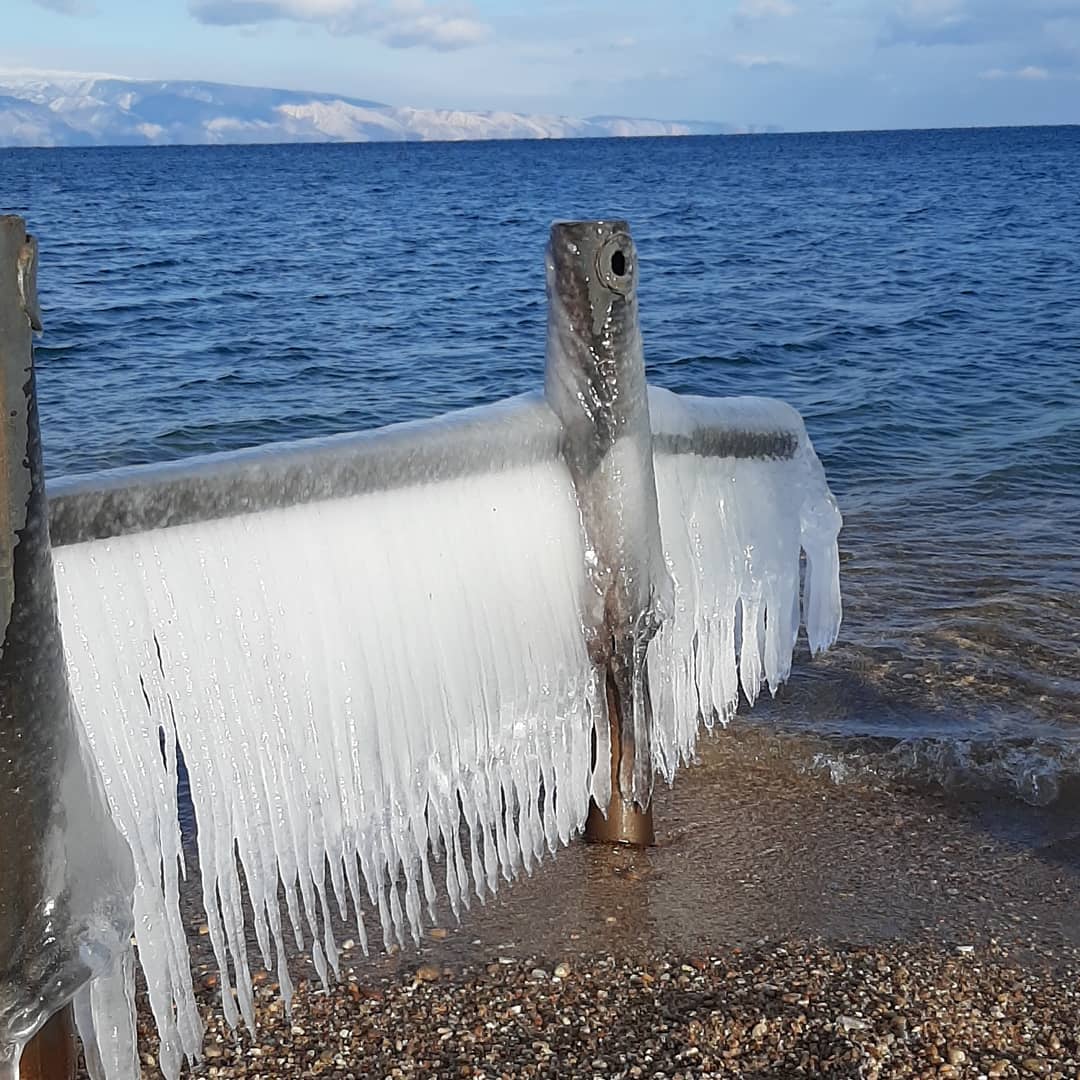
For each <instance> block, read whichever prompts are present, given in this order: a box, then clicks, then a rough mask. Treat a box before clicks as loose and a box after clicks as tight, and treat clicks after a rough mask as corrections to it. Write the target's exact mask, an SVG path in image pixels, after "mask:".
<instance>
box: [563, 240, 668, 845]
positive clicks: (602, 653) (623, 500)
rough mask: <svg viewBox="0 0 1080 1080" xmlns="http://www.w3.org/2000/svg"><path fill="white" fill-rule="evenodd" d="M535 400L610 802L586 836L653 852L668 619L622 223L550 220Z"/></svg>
mask: <svg viewBox="0 0 1080 1080" xmlns="http://www.w3.org/2000/svg"><path fill="white" fill-rule="evenodd" d="M547 280H548V332H547V362H546V370H545V378H544V394H545V397H546V398H547V402H548V404H549V405H550V406H551V408H552V410H553V411H554V412H555V415H556V416H558V418H559V420H560V421H561V422H562V425H563V456H564V458H565V460H566V463H567V466H568V467H569V470H570V475H571V478H572V480H573V483H574V489H575V493H576V495H577V501H578V508H579V510H580V513H581V522H582V528H583V532H584V539H585V551H586V561H587V574H586V577H587V581H586V591H585V596H584V603H583V620H584V629H585V635H586V640H587V643H588V648H589V654H590V657H591V659H592V661H593V664H594V665H595V668H596V670H597V674H598V675H599V677H600V678H601V679H602V680H603V681H604V682H605V684H606V704H607V714H608V721H609V724H610V729H611V753H612V757H611V769H612V783H611V787H612V797H611V801H610V804H609V805H608V806H607V807H596V806H594V807H593V808H592V812H591V814H590V817H589V821H588V825H587V827H586V832H585V835H586V838H587V839H590V840H602V841H608V842H614V843H626V844H642V845H644V844H650V843H652V842H653V829H652V816H651V811H650V808H649V807H650V800H651V795H652V780H653V765H652V756H651V742H652V708H651V703H650V701H649V688H648V677H647V673H646V653H647V650H648V646H649V642H650V641H651V640H652V637H653V635H654V634H655V633H656V631H657V629H658V628H659V626H660V623H661V621H662V619H663V618H664V617H665V614H666V612H667V611H668V610H669V600H670V597H671V595H672V592H673V584H672V582H671V579H670V576H669V574H668V571H667V567H666V565H665V564H664V559H663V551H662V547H661V538H660V519H659V511H658V507H657V498H656V481H655V477H654V474H653V455H652V426H651V424H650V419H649V400H648V388H647V386H646V382H645V359H644V355H643V352H642V345H641V333H640V330H639V327H638V306H637V251H636V249H635V247H634V242H633V240H632V239H631V237H630V230H629V227H628V226H627V224H626V222H625V221H621V220H613V221H569V222H556V223H555V224H554V225H553V226H552V228H551V239H550V242H549V244H548V252H547Z"/></svg>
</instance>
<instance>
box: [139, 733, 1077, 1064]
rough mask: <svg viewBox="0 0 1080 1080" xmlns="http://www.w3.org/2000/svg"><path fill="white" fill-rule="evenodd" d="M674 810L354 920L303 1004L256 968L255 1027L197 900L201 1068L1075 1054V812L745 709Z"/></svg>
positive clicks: (922, 1060)
mask: <svg viewBox="0 0 1080 1080" xmlns="http://www.w3.org/2000/svg"><path fill="white" fill-rule="evenodd" d="M655 815H656V827H657V828H656V831H657V839H658V846H657V847H656V848H654V849H651V850H649V851H631V850H624V849H609V848H598V847H589V846H586V845H584V844H576V845H574V846H573V847H572V848H570V849H568V850H565V851H562V852H560V853H559V855H558V857H557V858H556V859H548V860H546V861H545V863H544V864H543V865H542V866H540V867H539V868H538V869H537V870H536V871H535V872H534V874H533V876H532V877H531V878H526V879H524V880H522V881H520V882H518V883H516V884H514V885H513V886H511V887H508V888H504V889H503V891H502V892H501V894H500V895H499V897H497V898H496V899H494V900H489V901H488V902H487V903H486V904H484V905H480V904H478V903H476V904H474V905H473V907H472V909H471V910H470V911H468V912H465V913H463V916H462V919H461V923H460V925H457V924H455V923H454V922H453V920H452V919H451V918H450V917H449V915H448V913H445V914H444V915H443V922H442V924H441V925H440V926H438V927H435V928H433V929H432V930H431V931H430V932H429V934H428V936H426V937H425V939H424V941H423V942H422V943H421V944H420V946H419V947H416V946H412V945H410V946H409V947H408V948H406V949H404V950H401V951H397V952H395V953H394V954H393V955H390V956H387V955H385V954H381V953H380V954H376V953H374V952H373V955H372V957H371V958H370V959H365V958H364V957H363V956H362V954H361V952H360V950H359V948H358V946H357V945H356V944H355V942H356V938H357V935H356V930H355V926H353V927H349V926H348V925H346V926H342V927H339V928H338V941H339V943H345V944H346V945H347V946H348V947H347V948H345V949H344V950H343V952H342V982H341V983H340V984H338V985H337V986H335V987H332V988H331V991H330V993H329V994H327V993H324V992H323V991H322V990H321V989H319V988H318V987H317V985H316V984H315V982H314V981H313V979H314V973H313V969H312V967H311V965H310V962H308V961H307V960H306V959H304V958H302V957H297V958H296V959H295V961H294V965H293V967H294V976H295V977H297V978H298V979H299V981H300V984H301V989H300V991H299V993H298V995H297V998H296V1000H295V1003H294V1010H293V1015H292V1018H291V1019H289V1018H286V1017H285V1016H284V1013H283V1010H282V1008H281V1004H280V1002H279V1001H278V1000H277V995H276V993H275V992H274V990H273V975H272V973H262V974H260V975H258V976H257V977H256V979H257V982H258V983H259V988H258V1001H259V1032H258V1033H257V1037H256V1038H255V1039H254V1040H253V1039H252V1038H251V1036H250V1035H249V1034H248V1033H246V1032H243V1033H241V1034H240V1035H239V1036H236V1035H234V1034H233V1033H231V1032H229V1031H228V1030H227V1029H226V1028H225V1027H224V1025H223V1023H222V1022H221V1020H220V1018H219V1003H216V1002H215V998H216V997H217V994H218V991H217V986H216V979H215V977H214V975H213V971H214V968H213V964H212V960H211V958H209V957H208V956H207V955H206V946H207V938H206V937H205V936H203V935H201V934H200V933H199V930H200V924H201V922H202V917H201V913H200V911H199V909H198V906H197V904H195V902H194V899H193V898H191V897H189V901H190V902H189V906H188V908H187V914H188V917H189V918H190V922H191V927H192V945H193V957H194V962H195V964H196V971H197V972H198V979H197V983H198V985H199V987H200V991H199V995H200V1004H201V1005H202V1006H203V1008H204V1014H205V1015H206V1016H207V1019H208V1033H207V1047H208V1056H207V1058H206V1060H205V1061H204V1062H203V1063H202V1064H201V1065H200V1066H198V1067H197V1069H196V1070H195V1072H196V1075H199V1076H219V1077H227V1076H250V1077H256V1076H262V1077H267V1078H277V1077H294V1076H305V1077H306V1076H325V1077H339V1078H346V1077H356V1078H360V1077H369V1076H371V1077H375V1076H378V1077H383V1076H432V1077H433V1076H475V1077H481V1076H483V1077H502V1076H551V1077H555V1076H559V1077H577V1076H583V1077H592V1076H602V1077H609V1076H610V1077H615V1076H620V1077H621V1076H654V1077H655V1076H665V1077H676V1076H682V1077H691V1076H693V1077H705V1076H760V1077H765V1076H769V1077H784V1076H851V1077H856V1076H866V1077H873V1076H881V1077H885V1076H971V1077H977V1076H987V1077H994V1076H999V1077H1005V1076H1010V1077H1011V1076H1028V1075H1031V1076H1059V1077H1069V1078H1070V1080H1073V1078H1076V1077H1077V1076H1080V1072H1078V1070H1080V821H1078V822H1076V823H1075V828H1073V827H1072V826H1070V824H1069V823H1068V822H1065V821H1062V820H1061V819H1060V818H1054V817H1052V816H1050V815H1049V814H1047V813H1045V812H1040V811H1036V810H1032V809H1029V808H1025V807H1022V806H1020V805H1019V804H1017V803H1014V802H1000V803H995V802H984V803H979V804H959V803H957V802H955V801H951V802H950V801H946V800H944V799H942V798H936V797H933V796H929V795H925V794H919V793H916V792H910V791H898V790H888V789H884V788H880V787H879V788H870V787H865V786H857V785H851V786H842V787H837V786H834V785H832V784H831V783H829V782H828V781H827V780H825V779H823V778H819V777H814V776H807V775H805V774H802V773H801V772H799V771H798V770H797V769H796V768H795V766H794V765H793V764H792V762H791V759H790V756H789V755H788V753H787V750H786V748H785V747H784V746H783V745H782V743H781V742H780V741H778V740H777V739H776V738H775V737H769V736H766V735H762V734H761V733H759V732H755V731H753V730H745V729H744V730H742V731H736V732H733V733H732V732H727V733H723V734H721V735H720V736H719V737H717V738H715V739H710V740H706V741H705V742H704V743H703V745H702V753H701V761H700V763H699V764H698V765H696V766H695V767H694V768H692V769H689V770H686V771H684V772H683V773H682V774H681V775H680V776H679V778H678V780H677V782H676V785H675V787H674V789H672V790H668V789H662V790H660V791H658V792H657V797H656V803H655ZM367 927H368V933H369V935H370V936H371V938H372V944H373V947H374V946H375V945H376V944H377V939H378V938H379V931H378V923H377V920H374V919H371V918H370V917H369V919H368V921H367ZM140 1021H141V1026H142V1027H143V1029H144V1033H145V1037H144V1039H143V1042H142V1052H143V1054H144V1062H145V1066H144V1071H145V1074H146V1075H148V1076H154V1075H157V1070H156V1068H154V1067H153V1062H154V1051H155V1047H154V1044H153V1038H152V1035H151V1034H150V1033H149V1032H150V1029H151V1028H152V1021H150V1020H149V1016H148V1013H147V1011H146V1009H145V1001H140Z"/></svg>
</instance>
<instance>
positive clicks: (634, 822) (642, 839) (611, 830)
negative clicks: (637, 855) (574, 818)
mask: <svg viewBox="0 0 1080 1080" xmlns="http://www.w3.org/2000/svg"><path fill="white" fill-rule="evenodd" d="M585 839H586V840H588V841H589V843H591V844H630V845H632V846H633V847H652V846H653V845H654V844H655V843H656V834H655V833H654V832H653V821H652V808H651V807H650V808H649V809H648V810H642V809H640V808H639V807H637V806H630V805H628V804H626V803H624V802H623V801H622V798H621V796H620V795H619V794H618V793H617V792H616V794H614V795H613V796H612V797H611V803H610V804H609V806H608V812H607V817H604V814H603V812H602V811H601V810H600V807H599V806H597V805H596V803H593V804H592V805H591V806H590V807H589V817H588V819H587V820H586V822H585Z"/></svg>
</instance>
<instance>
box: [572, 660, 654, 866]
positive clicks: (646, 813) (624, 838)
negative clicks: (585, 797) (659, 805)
mask: <svg viewBox="0 0 1080 1080" xmlns="http://www.w3.org/2000/svg"><path fill="white" fill-rule="evenodd" d="M607 703H608V722H609V724H610V726H611V780H612V782H611V798H610V799H609V800H608V804H607V806H606V807H603V808H601V807H599V806H597V805H596V803H595V802H594V803H592V804H591V805H590V806H589V816H588V818H587V819H586V821H585V839H586V840H588V841H589V842H590V843H594V844H627V845H629V846H631V847H652V846H653V844H655V843H656V834H655V832H654V831H653V817H652V804H651V803H650V804H649V805H648V806H646V807H644V808H642V807H640V806H638V805H637V804H636V803H634V802H631V801H630V800H629V799H624V798H623V795H622V792H621V791H619V785H618V777H619V762H620V761H621V760H622V734H621V733H622V717H621V716H620V715H619V702H618V697H617V695H616V694H615V686H614V682H613V680H611V679H610V678H609V679H608V680H607Z"/></svg>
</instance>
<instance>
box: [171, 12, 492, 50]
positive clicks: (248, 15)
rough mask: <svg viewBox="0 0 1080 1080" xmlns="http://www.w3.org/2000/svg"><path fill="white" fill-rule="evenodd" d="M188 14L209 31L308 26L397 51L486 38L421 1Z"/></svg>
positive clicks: (471, 22) (466, 20)
mask: <svg viewBox="0 0 1080 1080" xmlns="http://www.w3.org/2000/svg"><path fill="white" fill-rule="evenodd" d="M188 11H190V13H191V14H192V15H193V16H194V17H195V18H196V19H197V20H198V21H199V22H201V23H207V24H210V25H214V26H251V25H253V24H255V23H262V22H271V21H274V20H287V21H292V22H300V23H314V24H319V25H322V26H325V27H326V29H327V30H329V31H330V32H331V33H332V34H367V35H370V36H372V37H376V38H378V39H379V40H381V41H384V42H385V43H386V44H387V45H390V46H392V47H393V48H398V49H405V48H412V47H414V46H426V47H427V48H430V49H439V50H450V49H462V48H466V47H468V46H470V45H477V44H479V43H480V42H482V41H484V40H485V39H486V38H487V37H488V36H489V35H490V28H489V27H488V26H487V25H486V24H484V23H482V22H480V21H478V20H477V19H474V18H472V17H471V16H469V15H466V14H463V13H462V12H461V11H460V10H448V9H446V8H443V7H438V8H436V7H431V6H430V5H428V4H427V3H425V2H424V0H388V2H380V0H188Z"/></svg>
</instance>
